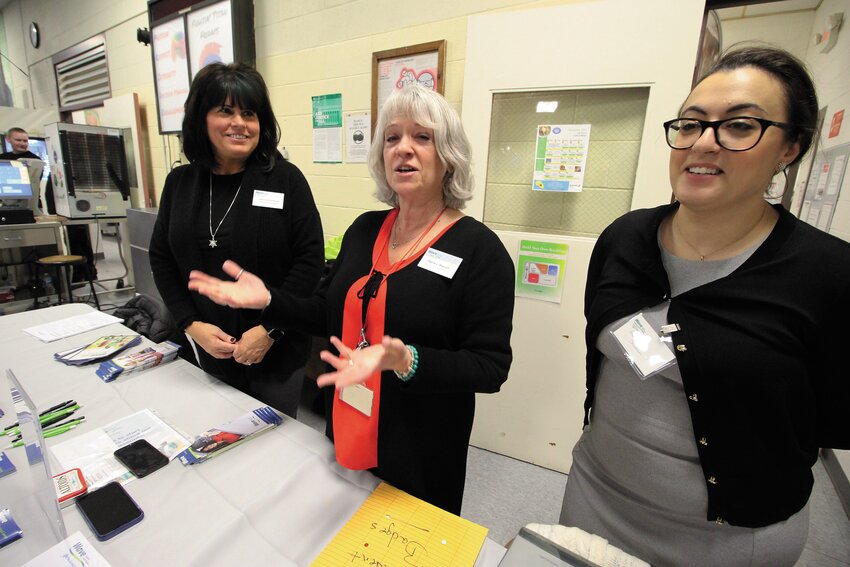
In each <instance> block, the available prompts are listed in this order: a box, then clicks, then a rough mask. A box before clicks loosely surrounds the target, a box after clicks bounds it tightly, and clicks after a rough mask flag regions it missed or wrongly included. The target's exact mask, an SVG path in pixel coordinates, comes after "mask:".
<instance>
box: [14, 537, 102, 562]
mask: <svg viewBox="0 0 850 567" xmlns="http://www.w3.org/2000/svg"><path fill="white" fill-rule="evenodd" d="M69 565H74V566H77V567H82V566H84V565H85V566H88V567H110V565H109V562H108V561H107V560H106V559H105V558H104V557H103V555H101V554H100V553H99V552H98V551H97V548H96V547H95V546H93V545H92V544H91V542H90V541H89V540H87V539H86V537H85V536H84V535H83V534H81V533H80V532H74V533H73V534H71V535H70V536H68V537H67V538H65V539H64V540H62V541H60V542H59V543H57V544H56V545H54V546H53V547H51V548H49V549H48V550H47V551H45V552H44V553H42V554H41V555H39V556H38V557H36V558H35V559H32V560H30V561H28V562H26V563H24V564H23V565H22V566H21V567H68V566H69Z"/></svg>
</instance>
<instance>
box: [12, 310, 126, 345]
mask: <svg viewBox="0 0 850 567" xmlns="http://www.w3.org/2000/svg"><path fill="white" fill-rule="evenodd" d="M123 322H124V320H123V319H119V318H118V317H115V316H113V315H108V314H106V313H101V312H100V311H95V312H94V313H88V314H86V315H77V316H75V317H66V318H65V319H59V320H58V321H53V322H52V323H44V324H43V325H36V326H34V327H27V328H26V329H24V330H23V331H24V332H25V333H27V334H28V335H32V336H34V337H35V338H37V339H39V340H41V341H43V342H45V343H52V342H53V341H58V340H59V339H64V338H65V337H70V336H73V335H78V334H80V333H84V332H86V331H91V330H92V329H99V328H101V327H106V326H107V325H111V324H112V323H123Z"/></svg>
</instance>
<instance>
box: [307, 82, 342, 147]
mask: <svg viewBox="0 0 850 567" xmlns="http://www.w3.org/2000/svg"><path fill="white" fill-rule="evenodd" d="M313 163H342V94H340V93H336V94H329V95H318V96H314V97H313Z"/></svg>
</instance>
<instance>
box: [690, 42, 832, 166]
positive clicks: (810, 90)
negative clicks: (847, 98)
mask: <svg viewBox="0 0 850 567" xmlns="http://www.w3.org/2000/svg"><path fill="white" fill-rule="evenodd" d="M741 67H754V68H756V69H761V70H762V71H764V72H766V73H768V74H769V75H771V76H772V77H773V78H774V79H776V80H777V81H778V82H779V84H780V85H782V90H783V91H784V94H785V109H786V114H787V115H788V118H787V120H786V121H787V122H788V123H789V124H792V125H793V126H794V127H793V128H791V129H789V130H786V131H785V137H786V139H787V140H788V141H789V142H791V143H795V142H796V143H798V144H800V153H799V154H797V157H796V158H794V161H792V162H791V163H789V164H788V165H793V164H795V163H797V162H798V161H800V160H801V159H802V158H803V156H804V155H806V152H807V151H809V148H810V147H811V145H812V140H813V139H814V136H815V133H816V131H817V122H818V109H819V107H818V97H817V94H816V93H815V85H814V82H812V77H811V75H809V71H808V69H806V65H805V64H804V63H803V62H802V61H800V60H799V59H797V58H796V57H794V56H793V55H791V54H790V53H788V52H787V51H785V50H783V49H779V48H776V47H762V46H759V47H736V48H733V49H731V50H729V51H727V52H726V53H724V54H723V57H721V58H720V61H718V62H717V63H716V64H715V65H714V66H713V67H712V68H711V70H709V71H708V73H706V74H705V75H704V76H703V77H702V78H701V79H700V82H702V81H704V80H705V79H706V77H709V76H711V75H713V74H715V73H720V72H724V71H734V70H735V69H740V68H741Z"/></svg>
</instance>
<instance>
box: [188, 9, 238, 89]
mask: <svg viewBox="0 0 850 567" xmlns="http://www.w3.org/2000/svg"><path fill="white" fill-rule="evenodd" d="M186 20H187V22H188V24H187V25H188V27H189V60H190V61H191V67H192V78H194V77H195V75H196V74H197V73H198V71H200V70H201V69H203V68H204V67H206V66H207V65H209V64H210V63H233V37H232V36H233V23H232V18H231V13H230V0H225V1H224V2H218V3H216V4H212V5H210V6H207V7H206V8H201V9H200V10H192V11H191V12H189V15H188V16H187V17H186Z"/></svg>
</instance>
